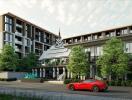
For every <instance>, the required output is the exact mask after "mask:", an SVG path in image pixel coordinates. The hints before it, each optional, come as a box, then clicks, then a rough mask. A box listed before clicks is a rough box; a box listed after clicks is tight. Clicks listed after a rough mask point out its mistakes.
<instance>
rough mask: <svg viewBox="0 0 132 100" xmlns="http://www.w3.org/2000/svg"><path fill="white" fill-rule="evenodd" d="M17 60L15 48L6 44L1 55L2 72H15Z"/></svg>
mask: <svg viewBox="0 0 132 100" xmlns="http://www.w3.org/2000/svg"><path fill="white" fill-rule="evenodd" d="M17 58H18V56H17V55H16V54H15V52H14V49H13V47H12V46H10V45H8V44H6V45H5V46H4V48H3V50H2V53H1V54H0V70H15V68H16V65H17Z"/></svg>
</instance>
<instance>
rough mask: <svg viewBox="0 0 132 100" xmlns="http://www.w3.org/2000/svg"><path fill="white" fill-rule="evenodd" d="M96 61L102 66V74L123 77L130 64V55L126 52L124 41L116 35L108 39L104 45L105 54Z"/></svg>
mask: <svg viewBox="0 0 132 100" xmlns="http://www.w3.org/2000/svg"><path fill="white" fill-rule="evenodd" d="M96 63H97V65H98V66H100V67H101V75H102V76H106V77H107V78H108V77H111V75H115V76H116V77H117V78H118V77H123V76H124V75H125V73H126V72H127V66H128V55H127V54H126V53H124V43H123V42H122V41H121V40H120V39H117V38H116V37H113V38H111V39H110V40H108V41H107V42H106V44H105V45H104V46H103V55H102V56H100V57H99V59H98V60H97V62H96Z"/></svg>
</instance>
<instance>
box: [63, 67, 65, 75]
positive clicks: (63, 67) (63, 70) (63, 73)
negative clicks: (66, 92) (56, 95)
mask: <svg viewBox="0 0 132 100" xmlns="http://www.w3.org/2000/svg"><path fill="white" fill-rule="evenodd" d="M63 74H64V75H65V68H64V67H63Z"/></svg>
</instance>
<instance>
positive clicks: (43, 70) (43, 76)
mask: <svg viewBox="0 0 132 100" xmlns="http://www.w3.org/2000/svg"><path fill="white" fill-rule="evenodd" d="M43 77H45V68H43Z"/></svg>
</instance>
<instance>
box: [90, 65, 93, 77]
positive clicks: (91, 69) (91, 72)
mask: <svg viewBox="0 0 132 100" xmlns="http://www.w3.org/2000/svg"><path fill="white" fill-rule="evenodd" d="M90 78H93V67H92V65H90Z"/></svg>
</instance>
